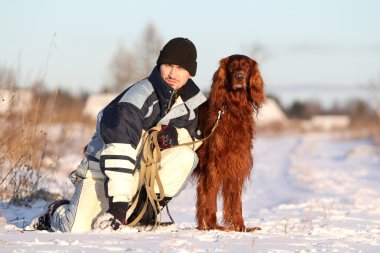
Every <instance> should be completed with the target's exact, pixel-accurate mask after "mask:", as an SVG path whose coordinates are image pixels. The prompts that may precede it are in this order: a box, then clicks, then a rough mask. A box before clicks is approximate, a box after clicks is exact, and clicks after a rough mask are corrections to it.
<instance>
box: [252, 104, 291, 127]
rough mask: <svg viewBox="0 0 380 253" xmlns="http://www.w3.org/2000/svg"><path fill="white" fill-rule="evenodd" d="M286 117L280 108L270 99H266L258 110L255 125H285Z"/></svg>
mask: <svg viewBox="0 0 380 253" xmlns="http://www.w3.org/2000/svg"><path fill="white" fill-rule="evenodd" d="M286 121H287V117H286V115H285V113H284V112H283V110H282V109H281V107H280V106H279V105H278V104H277V102H276V101H275V100H274V99H272V98H267V99H266V100H265V103H264V105H263V107H262V108H261V109H260V110H259V114H258V115H257V119H256V124H257V125H258V126H266V125H271V124H276V123H285V122H286Z"/></svg>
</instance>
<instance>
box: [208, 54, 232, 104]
mask: <svg viewBox="0 0 380 253" xmlns="http://www.w3.org/2000/svg"><path fill="white" fill-rule="evenodd" d="M227 62H228V57H226V58H223V59H221V60H220V61H219V68H218V69H217V70H216V71H215V73H214V76H213V78H212V85H211V90H212V91H211V97H210V98H211V103H212V104H213V106H214V107H216V108H221V107H222V104H223V103H224V101H225V97H226V96H227V90H226V88H225V82H226V79H227V72H226V67H227Z"/></svg>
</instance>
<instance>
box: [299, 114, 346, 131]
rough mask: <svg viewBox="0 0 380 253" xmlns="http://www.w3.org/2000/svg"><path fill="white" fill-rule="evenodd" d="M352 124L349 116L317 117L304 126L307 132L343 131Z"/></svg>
mask: <svg viewBox="0 0 380 253" xmlns="http://www.w3.org/2000/svg"><path fill="white" fill-rule="evenodd" d="M350 124H351V118H350V117H349V116H347V115H316V116H313V117H312V118H311V119H310V120H309V121H307V122H305V123H304V124H303V127H304V129H305V130H322V131H331V130H343V129H347V128H348V127H349V126H350Z"/></svg>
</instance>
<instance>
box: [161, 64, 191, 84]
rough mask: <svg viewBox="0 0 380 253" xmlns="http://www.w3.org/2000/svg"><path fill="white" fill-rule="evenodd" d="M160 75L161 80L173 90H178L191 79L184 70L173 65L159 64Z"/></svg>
mask: <svg viewBox="0 0 380 253" xmlns="http://www.w3.org/2000/svg"><path fill="white" fill-rule="evenodd" d="M160 73H161V77H162V79H164V80H165V82H166V83H167V84H168V85H169V86H170V87H172V88H173V89H174V90H178V89H180V88H181V87H182V86H184V85H185V84H186V83H187V80H188V79H189V78H190V77H191V75H190V73H189V72H188V71H187V70H186V69H184V68H182V67H181V66H178V65H174V64H161V65H160Z"/></svg>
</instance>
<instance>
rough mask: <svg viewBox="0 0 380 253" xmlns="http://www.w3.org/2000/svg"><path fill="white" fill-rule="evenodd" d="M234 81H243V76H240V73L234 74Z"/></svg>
mask: <svg viewBox="0 0 380 253" xmlns="http://www.w3.org/2000/svg"><path fill="white" fill-rule="evenodd" d="M235 79H236V80H237V81H243V80H244V75H243V74H241V73H239V74H236V76H235Z"/></svg>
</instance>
